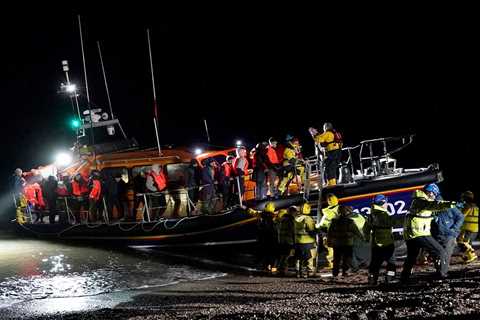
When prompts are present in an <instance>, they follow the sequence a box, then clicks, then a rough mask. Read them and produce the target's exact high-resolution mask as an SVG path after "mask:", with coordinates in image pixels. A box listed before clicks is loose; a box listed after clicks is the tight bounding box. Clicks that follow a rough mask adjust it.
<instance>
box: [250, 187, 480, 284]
mask: <svg viewBox="0 0 480 320" xmlns="http://www.w3.org/2000/svg"><path fill="white" fill-rule="evenodd" d="M412 197H413V199H412V204H411V208H410V211H409V213H408V214H407V215H406V216H405V218H404V225H403V229H404V231H403V240H405V243H406V247H407V258H406V259H405V261H404V263H403V268H402V272H401V274H400V281H401V282H403V283H408V281H409V279H410V276H411V272H412V267H413V266H414V265H415V264H417V263H425V261H422V257H428V258H425V259H426V261H430V262H431V263H433V265H434V266H435V269H436V274H435V277H436V278H439V279H443V278H446V277H447V273H448V269H449V264H450V260H451V257H452V254H453V253H454V252H458V253H459V254H461V255H462V259H463V262H464V263H471V262H473V261H475V260H476V259H477V255H476V253H475V250H474V249H473V247H472V242H473V240H474V239H476V237H477V234H478V225H479V221H478V213H479V209H478V206H477V205H476V204H475V202H474V195H473V193H472V192H471V191H466V192H464V193H463V194H462V195H461V199H460V201H458V202H453V201H444V200H442V198H441V195H440V189H439V188H438V186H437V185H436V184H433V183H432V184H429V185H426V186H425V187H424V188H423V189H418V190H416V191H415V192H414V194H413V195H412ZM326 202H327V206H326V207H325V208H323V209H322V212H321V215H320V217H321V218H320V220H318V221H315V219H314V218H313V217H312V216H311V215H310V213H311V207H310V205H309V204H308V203H304V204H302V205H301V206H291V207H290V208H288V209H281V210H278V211H276V210H275V205H274V203H273V202H268V203H267V204H266V205H265V209H264V210H263V211H255V210H252V209H249V212H250V213H251V214H254V215H258V217H259V223H258V231H259V232H258V235H259V237H258V242H259V248H260V253H259V257H261V260H262V261H261V266H262V268H263V269H264V270H265V271H267V272H270V273H273V274H278V275H281V276H285V275H287V274H288V268H289V264H293V265H295V269H296V275H297V277H304V278H307V277H311V276H315V273H316V271H317V267H319V266H321V264H320V259H319V258H318V257H319V255H318V253H319V252H324V254H325V263H324V266H323V267H325V268H327V269H331V270H332V276H333V279H336V278H337V277H338V276H339V273H340V270H341V271H342V276H344V277H347V276H349V274H350V273H351V272H356V271H357V270H358V267H359V266H358V263H355V261H354V260H355V251H356V244H357V243H358V242H361V241H366V242H368V243H369V245H370V259H369V267H368V270H369V276H368V283H369V284H371V285H376V284H377V283H378V278H379V274H380V269H381V266H382V264H383V263H384V262H385V263H386V272H385V283H391V282H392V281H394V279H395V277H396V275H397V274H396V269H397V261H396V259H395V251H396V246H395V245H396V242H395V238H394V233H393V228H394V226H395V220H394V218H393V216H392V215H391V214H390V213H389V212H388V210H387V208H388V206H387V204H388V198H387V197H386V196H385V195H383V194H377V195H376V196H375V197H374V198H373V199H372V204H371V211H370V214H369V215H368V216H363V215H362V214H360V213H356V212H354V211H353V208H352V207H349V206H344V205H342V204H340V203H339V201H338V199H337V197H336V196H335V195H334V194H328V195H327V196H326ZM319 249H320V250H319ZM419 257H420V258H419Z"/></svg>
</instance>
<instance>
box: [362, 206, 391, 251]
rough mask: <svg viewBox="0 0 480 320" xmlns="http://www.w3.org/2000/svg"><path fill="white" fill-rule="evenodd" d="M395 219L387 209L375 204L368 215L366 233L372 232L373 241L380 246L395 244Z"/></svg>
mask: <svg viewBox="0 0 480 320" xmlns="http://www.w3.org/2000/svg"><path fill="white" fill-rule="evenodd" d="M393 224H394V221H393V219H392V217H391V216H390V215H389V214H388V211H387V209H385V208H383V207H381V206H379V205H376V204H374V205H373V206H372V211H371V213H370V216H369V217H368V222H367V224H366V229H365V233H368V234H367V236H369V233H370V232H371V233H372V243H373V244H374V245H377V246H379V247H381V246H388V245H391V244H393V234H392V227H393Z"/></svg>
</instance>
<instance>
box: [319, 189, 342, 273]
mask: <svg viewBox="0 0 480 320" xmlns="http://www.w3.org/2000/svg"><path fill="white" fill-rule="evenodd" d="M327 204H328V207H326V208H323V209H322V218H321V219H320V222H319V223H318V225H317V227H318V228H319V229H320V230H322V231H324V232H325V236H323V246H324V247H325V249H326V250H327V256H326V259H327V268H328V269H332V268H333V248H332V247H329V246H328V245H327V236H326V234H327V233H328V229H329V228H330V224H331V223H332V220H333V219H335V218H337V217H338V198H337V197H336V196H335V195H334V194H332V193H329V194H327Z"/></svg>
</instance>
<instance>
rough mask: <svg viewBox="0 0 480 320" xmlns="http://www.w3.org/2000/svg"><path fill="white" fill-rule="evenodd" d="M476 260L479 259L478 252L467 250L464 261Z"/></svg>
mask: <svg viewBox="0 0 480 320" xmlns="http://www.w3.org/2000/svg"><path fill="white" fill-rule="evenodd" d="M475 260H477V254H476V253H475V250H473V249H472V250H467V252H465V255H464V256H463V261H464V263H471V262H473V261H475Z"/></svg>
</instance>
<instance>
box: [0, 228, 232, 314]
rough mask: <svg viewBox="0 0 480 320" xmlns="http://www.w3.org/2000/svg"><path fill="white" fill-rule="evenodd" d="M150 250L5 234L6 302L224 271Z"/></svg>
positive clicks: (1, 298) (1, 302)
mask: <svg viewBox="0 0 480 320" xmlns="http://www.w3.org/2000/svg"><path fill="white" fill-rule="evenodd" d="M222 275H223V274H222V273H216V272H212V271H205V270H200V269H197V268H194V267H191V266H185V265H181V264H178V263H176V264H171V263H169V262H168V261H165V260H161V259H159V258H158V257H154V256H152V255H151V254H149V253H148V252H136V251H133V250H128V251H125V250H124V251H117V250H111V249H106V248H93V247H81V246H71V245H68V244H62V243H53V242H47V241H40V240H29V239H28V240H27V239H16V238H14V237H2V238H0V308H1V307H6V306H9V305H12V304H15V303H18V302H24V301H28V300H32V299H43V298H47V297H48V298H66V297H82V296H93V295H98V294H101V293H106V292H121V291H125V290H131V289H144V288H150V287H156V286H164V285H167V284H171V283H175V282H179V281H192V280H198V279H203V278H210V277H216V276H222Z"/></svg>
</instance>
